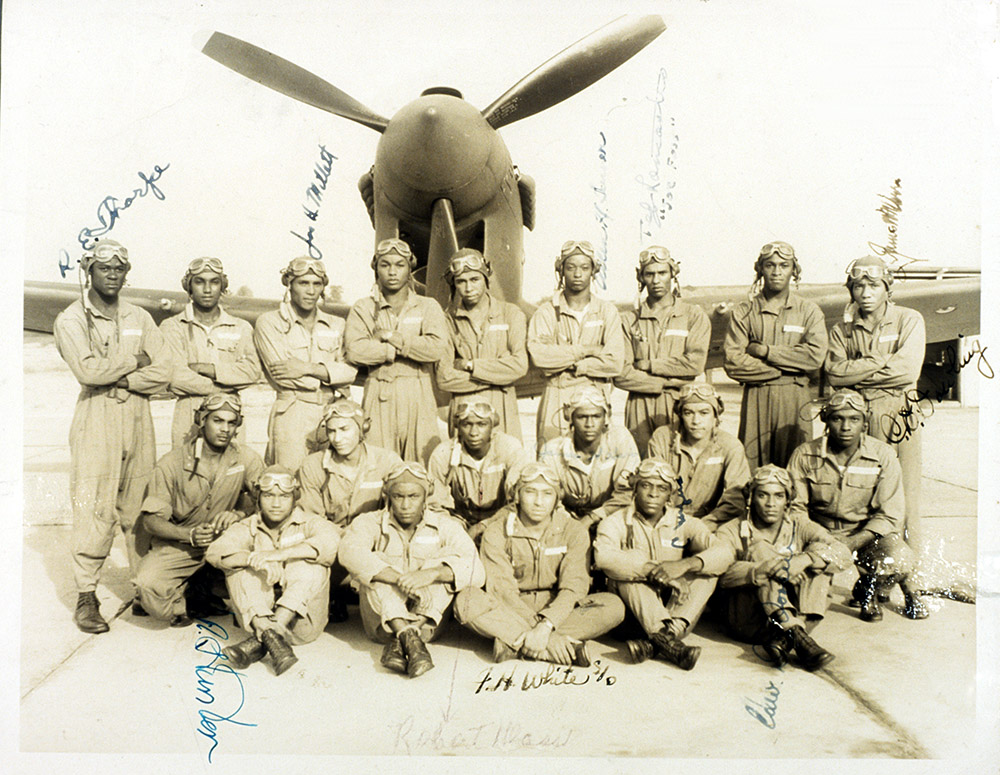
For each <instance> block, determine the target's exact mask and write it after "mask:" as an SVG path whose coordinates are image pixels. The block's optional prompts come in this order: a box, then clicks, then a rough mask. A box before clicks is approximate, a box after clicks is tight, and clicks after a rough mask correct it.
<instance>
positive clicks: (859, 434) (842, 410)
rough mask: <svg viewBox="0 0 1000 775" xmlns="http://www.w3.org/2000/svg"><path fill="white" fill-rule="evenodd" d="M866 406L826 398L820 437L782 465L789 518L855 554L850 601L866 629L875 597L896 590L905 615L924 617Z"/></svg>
mask: <svg viewBox="0 0 1000 775" xmlns="http://www.w3.org/2000/svg"><path fill="white" fill-rule="evenodd" d="M867 416H868V415H867V409H866V406H865V399H864V398H863V397H862V396H861V394H860V393H857V392H855V391H854V390H847V389H842V390H838V391H837V392H835V393H834V394H833V395H832V396H830V397H829V398H828V399H827V400H826V403H825V404H824V405H823V408H822V410H821V411H820V418H821V419H822V420H823V422H824V423H825V424H826V433H824V434H823V435H822V436H820V437H819V438H818V439H813V440H812V441H807V442H806V443H805V444H802V445H801V446H799V447H798V448H797V449H796V450H795V451H794V452H793V453H792V457H791V459H790V460H789V461H788V473H789V475H790V476H791V477H792V482H793V483H794V485H795V499H794V501H793V503H792V512H793V513H794V514H796V515H798V514H802V515H807V516H808V517H809V518H810V519H812V520H813V521H814V522H818V523H819V524H820V525H822V526H823V527H825V528H826V529H827V530H829V531H830V533H831V535H833V537H834V538H836V539H838V540H840V541H841V542H843V543H844V544H846V545H847V548H848V549H850V550H851V552H853V553H854V564H855V565H856V566H857V568H858V571H859V572H860V574H861V575H860V578H859V579H858V582H857V584H855V585H854V593H853V596H854V600H855V601H856V602H857V603H858V604H859V605H860V607H861V618H862V619H863V620H864V621H866V622H874V621H878V620H880V619H881V618H882V609H881V608H880V606H879V596H880V594H882V593H883V592H884V591H887V590H888V589H890V588H891V587H892V586H893V585H894V584H899V586H900V588H901V589H902V590H903V601H904V614H905V615H906V616H907V617H908V618H910V619H925V618H926V617H927V616H928V615H929V612H928V610H927V607H926V606H925V605H924V603H923V601H922V600H921V599H920V598H919V597H918V596H917V595H916V592H915V591H914V590H913V589H912V588H911V587H910V582H909V575H910V573H911V572H912V571H913V570H914V568H915V566H916V556H915V555H914V553H913V550H912V549H911V548H910V547H909V546H907V544H906V542H905V541H904V540H903V537H902V530H903V526H904V524H905V519H906V508H905V503H904V497H903V486H902V474H901V472H900V468H899V460H898V459H897V457H896V453H895V452H894V451H893V449H892V447H890V446H889V445H888V444H886V443H885V442H884V441H879V440H878V439H874V438H872V437H871V436H869V435H868V434H867V433H866V432H865V425H866V418H867Z"/></svg>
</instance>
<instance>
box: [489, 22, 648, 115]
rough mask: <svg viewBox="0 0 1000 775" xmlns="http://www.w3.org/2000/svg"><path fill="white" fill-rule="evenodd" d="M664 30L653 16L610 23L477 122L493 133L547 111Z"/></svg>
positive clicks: (525, 80)
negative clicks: (491, 128)
mask: <svg viewBox="0 0 1000 775" xmlns="http://www.w3.org/2000/svg"><path fill="white" fill-rule="evenodd" d="M666 28H667V26H666V24H664V23H663V18H662V17H660V16H656V15H652V16H642V17H639V18H638V19H637V18H634V17H630V16H622V17H621V18H619V19H615V20H614V21H613V22H611V23H609V24H605V25H604V26H603V27H601V28H600V29H599V30H596V31H594V32H592V33H590V34H589V35H587V36H586V37H585V38H581V39H580V40H578V41H577V42H576V43H574V44H573V45H572V46H570V47H569V48H566V49H563V50H562V51H560V52H559V53H558V54H556V55H555V56H554V57H552V59H550V60H548V61H547V62H545V64H543V65H541V66H539V67H536V68H535V69H534V70H532V71H531V72H530V73H528V75H526V76H525V77H524V78H522V79H521V80H520V81H518V82H517V83H516V84H514V85H513V86H512V87H511V88H509V89H508V90H507V91H506V92H505V93H504V94H503V95H502V96H500V97H499V98H498V99H497V100H495V101H494V102H493V104H492V105H490V106H489V107H487V108H485V109H484V110H483V118H485V119H486V121H487V123H489V125H490V126H492V127H493V128H494V129H499V128H500V127H502V126H506V125H507V124H511V123H513V122H515V121H520V120H521V119H522V118H525V117H527V116H532V115H534V114H535V113H538V112H540V111H542V110H545V109H546V108H550V107H552V106H553V105H555V104H557V103H559V102H562V101H563V100H564V99H566V98H568V97H572V96H573V95H574V94H576V93H577V92H579V91H583V90H584V89H586V88H587V87H588V86H590V84H592V83H594V82H595V81H599V80H600V79H601V78H603V77H604V76H605V75H607V74H608V73H610V72H611V71H612V70H614V69H615V68H616V67H618V65H620V64H622V63H624V62H626V61H627V60H629V59H631V58H632V57H633V56H635V55H636V54H637V53H639V51H641V50H642V49H643V48H645V47H646V46H647V45H648V44H649V43H651V42H652V41H653V40H654V39H655V38H656V37H657V36H658V35H659V34H660V33H661V32H663V31H664V30H665V29H666Z"/></svg>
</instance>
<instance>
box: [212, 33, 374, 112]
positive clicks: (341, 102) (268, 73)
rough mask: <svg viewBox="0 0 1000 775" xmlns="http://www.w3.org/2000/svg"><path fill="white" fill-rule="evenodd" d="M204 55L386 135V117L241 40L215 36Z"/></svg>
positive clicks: (296, 66) (335, 88)
mask: <svg viewBox="0 0 1000 775" xmlns="http://www.w3.org/2000/svg"><path fill="white" fill-rule="evenodd" d="M201 53H203V54H205V55H207V56H210V57H211V58H212V59H214V60H215V61H216V62H219V63H220V64H223V65H225V66H226V67H228V68H229V69H230V70H235V71H236V72H237V73H239V74H240V75H243V76H246V77H247V78H249V79H250V80H252V81H256V82H257V83H260V84H263V85H264V86H267V87H268V88H270V89H274V90H275V91H278V92H281V93H282V94H286V95H288V96H289V97H292V98H294V99H297V100H299V102H304V103H306V104H307V105H312V106H313V107H316V108H319V109H320V110H325V111H327V112H329V113H333V114H334V115H335V116H341V117H342V118H347V119H350V120H351V121H356V122H358V123H359V124H364V125H365V126H367V127H371V128H372V129H374V130H376V131H378V132H384V131H385V127H386V125H387V124H388V123H389V120H388V119H387V118H384V117H383V116H380V115H379V114H378V113H375V112H373V111H372V110H370V109H369V108H367V107H365V106H364V105H362V104H361V103H360V102H358V101H357V100H356V99H354V98H353V97H351V96H350V95H348V94H345V93H344V92H342V91H341V90H340V89H338V88H337V87H336V86H333V85H332V84H329V83H327V82H326V81H324V80H323V79H322V78H319V77H317V76H315V75H313V74H312V73H310V72H309V71H308V70H303V69H302V68H301V67H299V66H298V65H294V64H292V63H291V62H289V61H288V60H286V59H282V58H281V57H279V56H276V55H274V54H272V53H271V52H270V51H265V50H264V49H262V48H258V47H257V46H254V45H253V44H251V43H247V42H245V41H242V40H240V39H239V38H234V37H231V36H229V35H226V34H225V33H222V32H216V33H213V34H212V37H211V38H209V39H208V42H207V43H206V44H205V46H204V48H202V50H201Z"/></svg>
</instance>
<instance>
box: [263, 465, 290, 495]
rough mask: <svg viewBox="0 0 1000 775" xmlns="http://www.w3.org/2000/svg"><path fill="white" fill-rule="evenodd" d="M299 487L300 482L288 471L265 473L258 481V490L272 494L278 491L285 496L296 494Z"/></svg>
mask: <svg viewBox="0 0 1000 775" xmlns="http://www.w3.org/2000/svg"><path fill="white" fill-rule="evenodd" d="M298 486H299V480H298V479H296V478H295V475H294V474H291V473H289V472H287V471H265V472H264V473H262V474H261V475H260V478H259V479H258V480H257V489H259V490H260V491H261V492H272V491H274V490H278V491H279V492H281V493H283V494H284V495H288V494H290V493H293V492H295V490H296V489H297V488H298Z"/></svg>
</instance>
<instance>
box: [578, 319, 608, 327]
mask: <svg viewBox="0 0 1000 775" xmlns="http://www.w3.org/2000/svg"><path fill="white" fill-rule="evenodd" d="M603 325H604V321H603V320H588V321H587V322H586V323H584V324H583V327H584V328H593V327H594V326H603Z"/></svg>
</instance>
